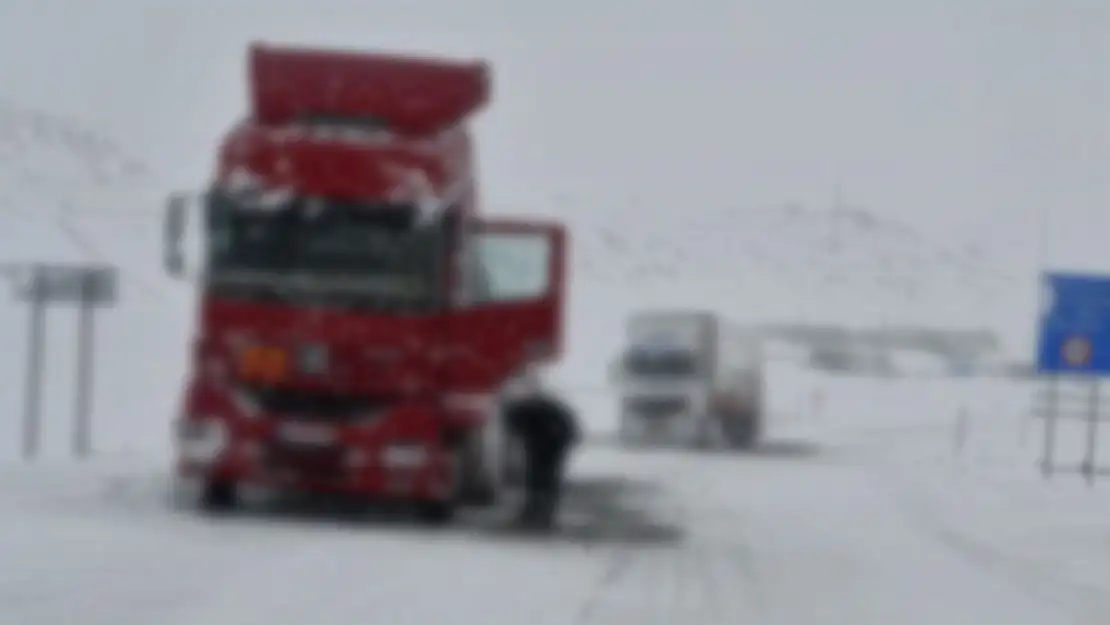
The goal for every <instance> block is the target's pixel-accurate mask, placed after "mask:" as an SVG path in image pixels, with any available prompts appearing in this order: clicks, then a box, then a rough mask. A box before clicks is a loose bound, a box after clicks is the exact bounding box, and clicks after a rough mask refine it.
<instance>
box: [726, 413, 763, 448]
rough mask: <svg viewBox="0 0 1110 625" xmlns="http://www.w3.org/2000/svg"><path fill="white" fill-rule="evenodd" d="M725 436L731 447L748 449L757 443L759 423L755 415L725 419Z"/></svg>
mask: <svg viewBox="0 0 1110 625" xmlns="http://www.w3.org/2000/svg"><path fill="white" fill-rule="evenodd" d="M725 436H726V437H727V438H728V443H729V445H730V446H731V447H732V448H733V449H741V450H744V451H750V450H752V449H754V448H755V446H756V445H757V444H758V443H759V436H760V423H759V417H757V416H746V417H743V418H740V419H732V420H727V421H725Z"/></svg>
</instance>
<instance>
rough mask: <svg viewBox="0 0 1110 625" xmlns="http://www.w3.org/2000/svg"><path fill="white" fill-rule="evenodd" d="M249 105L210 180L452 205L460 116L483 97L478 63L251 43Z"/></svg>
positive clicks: (467, 151)
mask: <svg viewBox="0 0 1110 625" xmlns="http://www.w3.org/2000/svg"><path fill="white" fill-rule="evenodd" d="M249 66H250V67H249V69H250V71H249V74H250V89H251V111H250V116H249V118H248V119H246V120H244V121H243V122H241V123H240V124H238V125H237V126H236V127H235V128H234V129H232V131H231V132H230V133H229V135H228V136H227V138H226V140H225V142H224V144H223V146H222V153H221V156H220V165H219V168H218V171H217V178H219V179H221V180H224V181H225V182H226V181H227V180H228V178H229V177H230V176H232V175H234V174H236V172H240V171H247V172H250V174H251V176H252V178H253V180H254V182H255V183H256V184H257V185H259V186H260V187H262V188H267V189H283V190H287V191H288V192H290V193H303V194H311V195H325V196H328V197H333V198H338V199H352V200H353V199H364V198H375V199H379V198H388V199H396V200H413V201H420V202H424V203H435V204H437V205H439V206H440V207H443V206H449V205H452V204H455V203H457V202H458V201H459V200H460V199H462V198H463V197H465V195H466V194H467V193H469V192H470V191H471V188H472V185H473V163H472V156H471V155H472V143H471V138H470V135H469V134H468V132H467V131H466V128H465V126H464V125H463V122H465V120H466V118H467V117H468V116H470V115H472V114H474V113H477V112H478V111H479V110H481V109H482V108H483V107H484V106H485V104H486V102H487V101H488V99H489V95H490V72H489V68H488V67H487V66H486V64H485V63H483V62H477V61H475V62H464V61H453V60H440V59H430V58H420V57H412V56H403V55H396V54H387V53H369V52H367V53H364V52H352V51H340V50H322V49H313V48H295V47H287V46H274V45H269V44H257V43H256V44H254V45H252V46H251V48H250V54H249Z"/></svg>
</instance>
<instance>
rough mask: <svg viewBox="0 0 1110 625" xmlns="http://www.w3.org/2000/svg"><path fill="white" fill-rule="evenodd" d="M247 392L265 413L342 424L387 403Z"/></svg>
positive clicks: (285, 392)
mask: <svg viewBox="0 0 1110 625" xmlns="http://www.w3.org/2000/svg"><path fill="white" fill-rule="evenodd" d="M248 392H249V393H250V395H251V397H252V398H253V399H254V400H255V401H256V402H258V404H259V408H261V409H262V411H263V412H264V413H265V414H267V415H269V416H272V417H276V418H281V419H296V420H298V421H315V422H321V421H326V422H344V421H352V420H355V419H364V418H366V417H367V416H369V415H371V414H373V413H374V412H375V411H377V410H379V409H380V408H383V407H385V405H386V404H387V403H388V402H387V400H385V399H381V398H373V397H366V396H362V395H336V394H333V393H324V392H320V391H306V390H301V389H288V388H252V389H249V391H248Z"/></svg>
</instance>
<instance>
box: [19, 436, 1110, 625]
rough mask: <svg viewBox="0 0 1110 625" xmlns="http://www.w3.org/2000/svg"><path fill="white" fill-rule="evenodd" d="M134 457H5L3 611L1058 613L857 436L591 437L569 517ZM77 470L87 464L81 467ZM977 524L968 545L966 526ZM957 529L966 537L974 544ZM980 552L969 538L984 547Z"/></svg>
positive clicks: (675, 616)
mask: <svg viewBox="0 0 1110 625" xmlns="http://www.w3.org/2000/svg"><path fill="white" fill-rule="evenodd" d="M154 475H155V473H153V472H152V471H151V470H150V466H149V465H148V464H146V463H145V462H143V461H138V460H133V461H113V462H110V463H101V464H98V465H97V466H96V468H95V470H93V471H83V472H80V473H79V472H78V471H77V470H75V469H74V468H73V467H54V468H47V467H38V468H31V469H29V468H26V467H22V468H20V467H14V466H13V467H7V468H4V469H3V471H2V473H0V486H3V489H4V491H5V497H4V498H3V500H2V501H0V553H2V554H3V564H0V623H3V624H4V625H8V624H9V623H10V624H11V625H40V624H41V625H48V624H54V623H75V624H80V625H100V624H105V625H107V624H109V623H110V624H111V625H132V624H134V625H146V624H149V623H166V624H171V625H210V624H211V623H219V624H220V625H250V624H255V623H258V624H266V625H282V624H285V623H290V624H294V623H295V624H297V625H302V624H304V623H313V624H315V625H330V624H331V623H336V624H348V623H355V622H357V623H383V624H389V625H409V624H413V625H415V624H417V623H419V624H421V625H427V624H428V623H433V624H435V625H450V624H454V623H458V624H460V625H469V624H472V623H475V622H482V623H494V624H500V623H525V622H527V623H537V624H543V623H551V624H560V625H567V624H572V623H574V624H579V623H581V624H585V623H596V624H603V623H618V624H625V623H659V624H664V623H665V624H672V623H688V624H690V625H703V624H704V625H713V624H726V623H727V624H729V625H743V624H745V623H752V624H758V625H797V624H804V625H820V624H829V625H846V624H851V625H871V624H875V625H879V624H882V625H888V624H890V623H898V624H899V625H918V624H920V625H942V624H943V625H962V624H966V625H982V624H983V623H1007V625H1068V624H1071V623H1075V624H1077V625H1078V624H1083V625H1087V624H1091V625H1093V624H1094V623H1105V622H1107V620H1108V617H1110V611H1106V610H1107V608H1108V607H1110V606H1107V605H1106V604H1101V605H1099V604H1091V603H1087V604H1083V603H1081V602H1079V601H1077V600H1074V599H1076V596H1077V595H1076V596H1072V595H1068V594H1066V593H1065V594H1060V593H1056V594H1052V593H1047V592H1046V593H1041V592H1036V591H1035V588H1033V586H1034V585H1035V584H1034V583H1032V582H1035V577H1031V576H1035V575H1036V574H1037V571H1035V570H1024V569H1021V567H1020V565H1019V564H1017V562H1019V560H1014V561H1009V560H1002V559H997V558H990V557H986V556H984V554H989V553H991V551H990V549H991V548H992V547H991V546H990V545H988V544H985V543H982V542H981V541H982V540H983V538H982V536H981V535H980V534H977V533H976V532H977V531H980V530H981V529H982V528H981V527H976V526H975V524H974V522H973V521H970V520H967V519H965V521H967V523H964V524H963V525H961V523H963V521H961V520H960V519H959V515H956V516H953V515H951V514H949V515H947V516H944V518H943V519H942V518H941V516H940V515H936V514H933V513H932V512H931V511H930V509H929V505H930V504H929V502H930V501H931V500H930V499H929V497H930V494H929V492H928V489H927V488H926V486H925V485H924V484H921V483H915V482H914V481H913V480H910V479H901V478H900V477H898V476H899V475H901V473H899V472H898V470H897V469H896V467H895V465H893V464H891V463H889V462H887V461H885V460H883V458H882V456H881V455H877V454H872V453H869V452H868V451H867V450H866V449H865V448H861V447H852V446H845V447H830V448H827V449H824V450H822V449H818V448H815V447H808V446H805V445H779V446H775V447H772V448H770V449H769V450H768V451H767V452H765V453H763V454H757V455H752V456H743V457H738V456H729V455H723V454H721V455H707V456H695V455H690V454H684V453H680V452H638V453H637V452H627V451H621V450H615V449H605V448H591V449H587V450H584V451H583V453H582V455H581V456H580V457H579V459H578V461H577V464H576V467H575V488H574V490H573V492H572V493H571V496H570V502H569V504H568V506H569V510H568V514H569V516H570V517H571V518H570V519H569V523H570V526H571V528H570V529H569V530H568V532H567V534H568V535H567V536H565V537H561V538H558V539H548V540H545V541H542V542H537V541H530V540H524V539H511V538H507V537H504V536H498V535H496V534H494V533H491V532H488V531H486V530H484V529H482V526H481V525H482V524H481V523H480V522H479V523H472V524H470V525H469V526H467V527H464V528H455V529H448V530H441V531H436V530H428V529H417V528H413V527H410V526H407V525H405V524H401V523H393V522H389V521H388V520H382V519H368V518H365V517H363V516H359V515H357V514H351V513H348V512H343V511H340V512H335V511H330V512H322V511H319V510H308V511H305V510H298V511H292V512H288V513H274V514H268V515H266V516H256V515H249V514H248V515H241V516H237V517H233V518H227V519H206V518H201V517H198V516H195V515H191V514H187V513H183V512H180V511H175V510H173V509H172V507H171V506H169V505H168V502H167V493H166V488H165V484H166V481H165V480H164V479H161V478H157V477H154ZM78 476H80V477H78ZM976 541H980V542H976ZM969 545H970V547H969ZM977 545H978V546H981V547H982V549H977V548H976V546H977Z"/></svg>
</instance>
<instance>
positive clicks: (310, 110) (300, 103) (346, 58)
mask: <svg viewBox="0 0 1110 625" xmlns="http://www.w3.org/2000/svg"><path fill="white" fill-rule="evenodd" d="M249 63H250V91H251V94H250V95H251V107H252V113H253V115H254V118H255V119H256V120H257V121H258V122H260V123H264V124H272V125H284V124H291V123H296V122H300V121H308V120H311V119H346V120H351V121H355V120H358V121H362V122H364V123H366V124H374V125H378V126H383V127H385V128H388V129H389V130H392V131H395V132H400V133H403V134H417V135H419V134H428V133H432V132H435V131H437V130H440V129H442V128H445V127H448V126H450V125H452V124H455V123H457V122H460V121H463V120H464V119H465V118H467V117H470V116H471V115H474V114H475V113H478V112H479V111H481V110H482V108H484V107H485V106H486V104H487V103H488V101H489V98H490V92H491V91H492V76H491V72H490V68H489V65H488V64H487V63H486V62H484V61H454V60H446V59H435V58H430V57H417V56H405V55H400V54H390V53H373V52H354V51H340V50H323V49H312V48H295V47H286V46H274V45H268V44H262V43H255V44H252V45H251V47H250V59H249Z"/></svg>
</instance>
